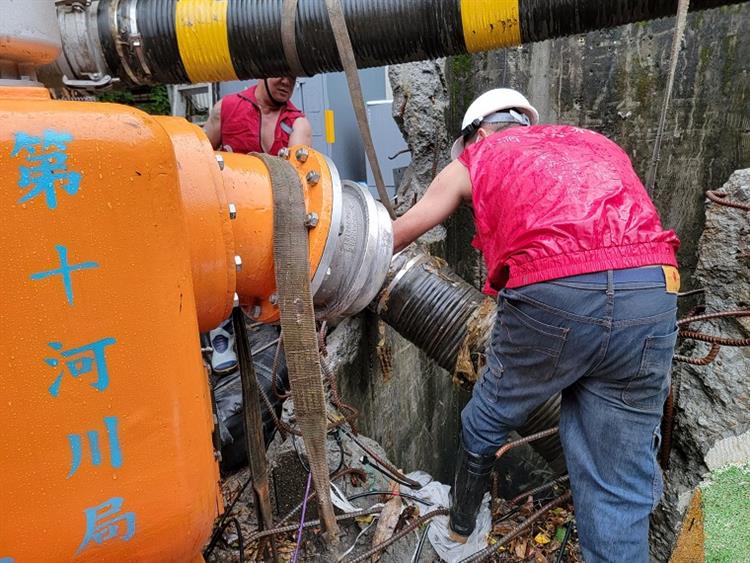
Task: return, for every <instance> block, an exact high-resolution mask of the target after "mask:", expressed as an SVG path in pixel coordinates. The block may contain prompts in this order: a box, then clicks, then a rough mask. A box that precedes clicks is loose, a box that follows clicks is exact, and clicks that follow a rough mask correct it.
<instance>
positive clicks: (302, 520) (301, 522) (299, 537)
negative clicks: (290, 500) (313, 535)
mask: <svg viewBox="0 0 750 563" xmlns="http://www.w3.org/2000/svg"><path fill="white" fill-rule="evenodd" d="M311 481H312V471H311V472H310V473H308V474H307V487H306V488H305V501H304V502H303V503H302V517H301V518H300V519H299V529H298V530H297V547H295V548H294V557H292V563H297V555H299V548H300V546H301V545H302V527H303V526H304V524H305V512H307V501H308V500H310V498H309V495H310V483H311Z"/></svg>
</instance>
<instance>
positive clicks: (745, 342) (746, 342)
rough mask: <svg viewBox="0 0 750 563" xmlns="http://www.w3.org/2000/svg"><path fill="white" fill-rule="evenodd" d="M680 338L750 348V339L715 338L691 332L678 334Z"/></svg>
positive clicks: (710, 335) (711, 335)
mask: <svg viewBox="0 0 750 563" xmlns="http://www.w3.org/2000/svg"><path fill="white" fill-rule="evenodd" d="M680 338H689V339H690V340H699V341H701V342H708V343H709V344H718V345H719V346H750V338H726V337H724V336H715V335H713V334H705V333H703V332H696V331H692V330H686V331H682V332H680Z"/></svg>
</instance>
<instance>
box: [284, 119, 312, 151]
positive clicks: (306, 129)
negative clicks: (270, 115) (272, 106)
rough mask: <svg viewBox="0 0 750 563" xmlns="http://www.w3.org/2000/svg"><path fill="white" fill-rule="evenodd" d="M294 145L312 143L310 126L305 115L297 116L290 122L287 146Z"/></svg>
mask: <svg viewBox="0 0 750 563" xmlns="http://www.w3.org/2000/svg"><path fill="white" fill-rule="evenodd" d="M294 145H308V146H310V145H312V126H311V125H310V122H309V121H308V120H307V118H306V117H298V118H297V119H295V120H294V123H293V124H292V134H291V135H289V146H290V147H292V146H294Z"/></svg>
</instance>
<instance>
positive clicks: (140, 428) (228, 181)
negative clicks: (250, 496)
mask: <svg viewBox="0 0 750 563" xmlns="http://www.w3.org/2000/svg"><path fill="white" fill-rule="evenodd" d="M0 124H2V127H0V178H2V179H3V185H4V186H5V188H4V189H3V190H2V195H1V196H0V209H2V217H3V221H2V224H1V225H0V252H1V253H2V258H3V259H2V262H0V271H1V272H2V289H0V295H2V301H0V323H2V326H4V327H5V333H4V338H3V339H2V340H0V353H2V357H3V358H4V359H5V362H6V363H5V366H6V367H5V368H3V370H2V371H0V388H2V389H3V406H2V408H1V409H0V427H2V429H3V430H2V434H0V473H2V486H0V513H1V517H2V524H1V525H0V561H3V558H6V557H7V558H11V560H12V561H13V562H14V563H25V562H34V563H37V562H38V561H45V562H50V563H54V562H56V561H97V562H122V561H139V562H140V561H143V562H159V563H164V562H171V561H174V562H180V563H183V562H191V561H200V552H201V548H202V546H203V544H204V543H205V541H206V540H207V538H208V536H209V534H210V530H211V527H212V524H213V521H214V519H215V518H216V516H217V515H218V514H219V513H220V512H221V510H222V499H221V494H220V492H219V489H218V481H219V474H218V466H217V463H216V459H215V455H214V444H213V442H212V431H213V417H212V409H211V402H210V391H209V387H208V378H207V373H206V370H205V367H204V362H203V360H202V358H201V351H200V342H199V331H206V330H209V329H210V328H212V327H214V326H216V325H218V324H219V323H220V322H221V321H222V320H223V319H225V318H226V317H228V316H229V313H230V312H231V309H232V306H233V302H234V297H235V295H236V296H237V298H238V299H239V302H240V304H241V305H242V306H243V308H244V309H245V311H246V312H248V314H249V315H250V316H251V317H252V318H253V320H256V321H262V322H274V321H276V320H277V319H278V316H279V310H278V306H277V305H276V303H275V301H276V300H275V299H274V294H275V292H276V284H275V276H274V266H273V230H274V218H273V193H272V189H271V180H270V177H269V173H268V170H267V168H266V165H265V163H264V162H263V161H262V160H261V159H260V158H258V157H256V156H252V155H237V154H231V153H214V152H213V151H212V150H211V146H210V144H209V142H208V139H207V138H206V137H205V135H204V134H203V132H202V131H201V130H200V129H199V128H197V127H195V126H194V125H192V124H189V123H188V122H186V121H184V120H182V119H176V118H169V117H151V116H148V115H146V114H144V113H142V112H140V111H138V110H135V109H132V108H128V107H125V106H119V105H112V104H99V103H86V102H62V101H52V100H50V98H49V94H48V93H47V91H46V90H44V89H41V88H29V87H12V88H11V87H8V88H0ZM298 149H302V150H301V152H297V150H298ZM297 155H303V156H302V157H298V156H297ZM289 160H290V163H291V164H292V166H294V168H295V170H296V171H297V173H298V175H299V177H300V181H301V185H302V187H303V189H304V191H305V202H306V208H307V209H306V211H307V213H308V217H310V225H309V249H310V277H311V280H312V281H313V286H315V284H316V283H318V284H319V283H320V282H319V281H318V282H316V280H321V279H322V278H323V277H324V276H321V271H320V270H322V269H323V268H324V266H321V264H325V263H326V260H329V261H330V257H331V255H332V253H333V252H334V248H335V247H336V239H337V237H338V236H339V235H340V232H339V229H340V225H341V223H340V221H341V215H340V211H337V209H340V205H341V199H340V198H341V184H340V181H339V178H338V175H337V173H336V171H335V168H334V167H333V166H332V165H331V164H330V163H329V162H328V161H327V160H326V159H325V157H324V156H322V155H320V154H318V153H316V152H315V151H313V150H311V149H309V148H306V147H293V148H292V150H291V152H290V159H289ZM337 198H339V199H338V200H337ZM337 206H338V207H337ZM333 225H339V226H338V227H335V228H334V227H333ZM322 273H323V274H324V273H325V272H322ZM313 289H315V287H313Z"/></svg>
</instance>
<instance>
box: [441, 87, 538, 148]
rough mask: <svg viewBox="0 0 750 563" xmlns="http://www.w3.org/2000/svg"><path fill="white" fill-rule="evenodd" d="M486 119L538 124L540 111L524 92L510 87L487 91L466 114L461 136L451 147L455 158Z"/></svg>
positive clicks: (493, 121)
mask: <svg viewBox="0 0 750 563" xmlns="http://www.w3.org/2000/svg"><path fill="white" fill-rule="evenodd" d="M516 110H517V111H516ZM518 112H520V113H518ZM495 114H497V115H495ZM487 118H489V119H487ZM485 120H487V121H490V122H491V123H501V122H508V123H519V124H521V125H536V124H537V123H539V112H538V111H536V109H534V106H532V105H531V104H530V103H529V100H527V99H526V97H525V96H524V95H523V94H521V93H520V92H517V91H515V90H511V89H510V88H496V89H495V90H490V91H489V92H485V93H484V94H482V95H481V96H479V97H478V98H477V99H476V100H474V101H473V102H472V103H471V105H470V106H469V109H467V110H466V114H464V120H463V123H461V136H460V137H459V138H458V139H456V141H455V142H454V143H453V148H452V149H451V158H452V159H453V160H455V159H457V158H458V157H459V156H461V153H462V152H463V151H464V140H465V139H466V138H467V137H470V136H471V135H472V134H473V133H474V132H476V131H477V129H479V127H480V126H481V124H482V122H483V121H485Z"/></svg>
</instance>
